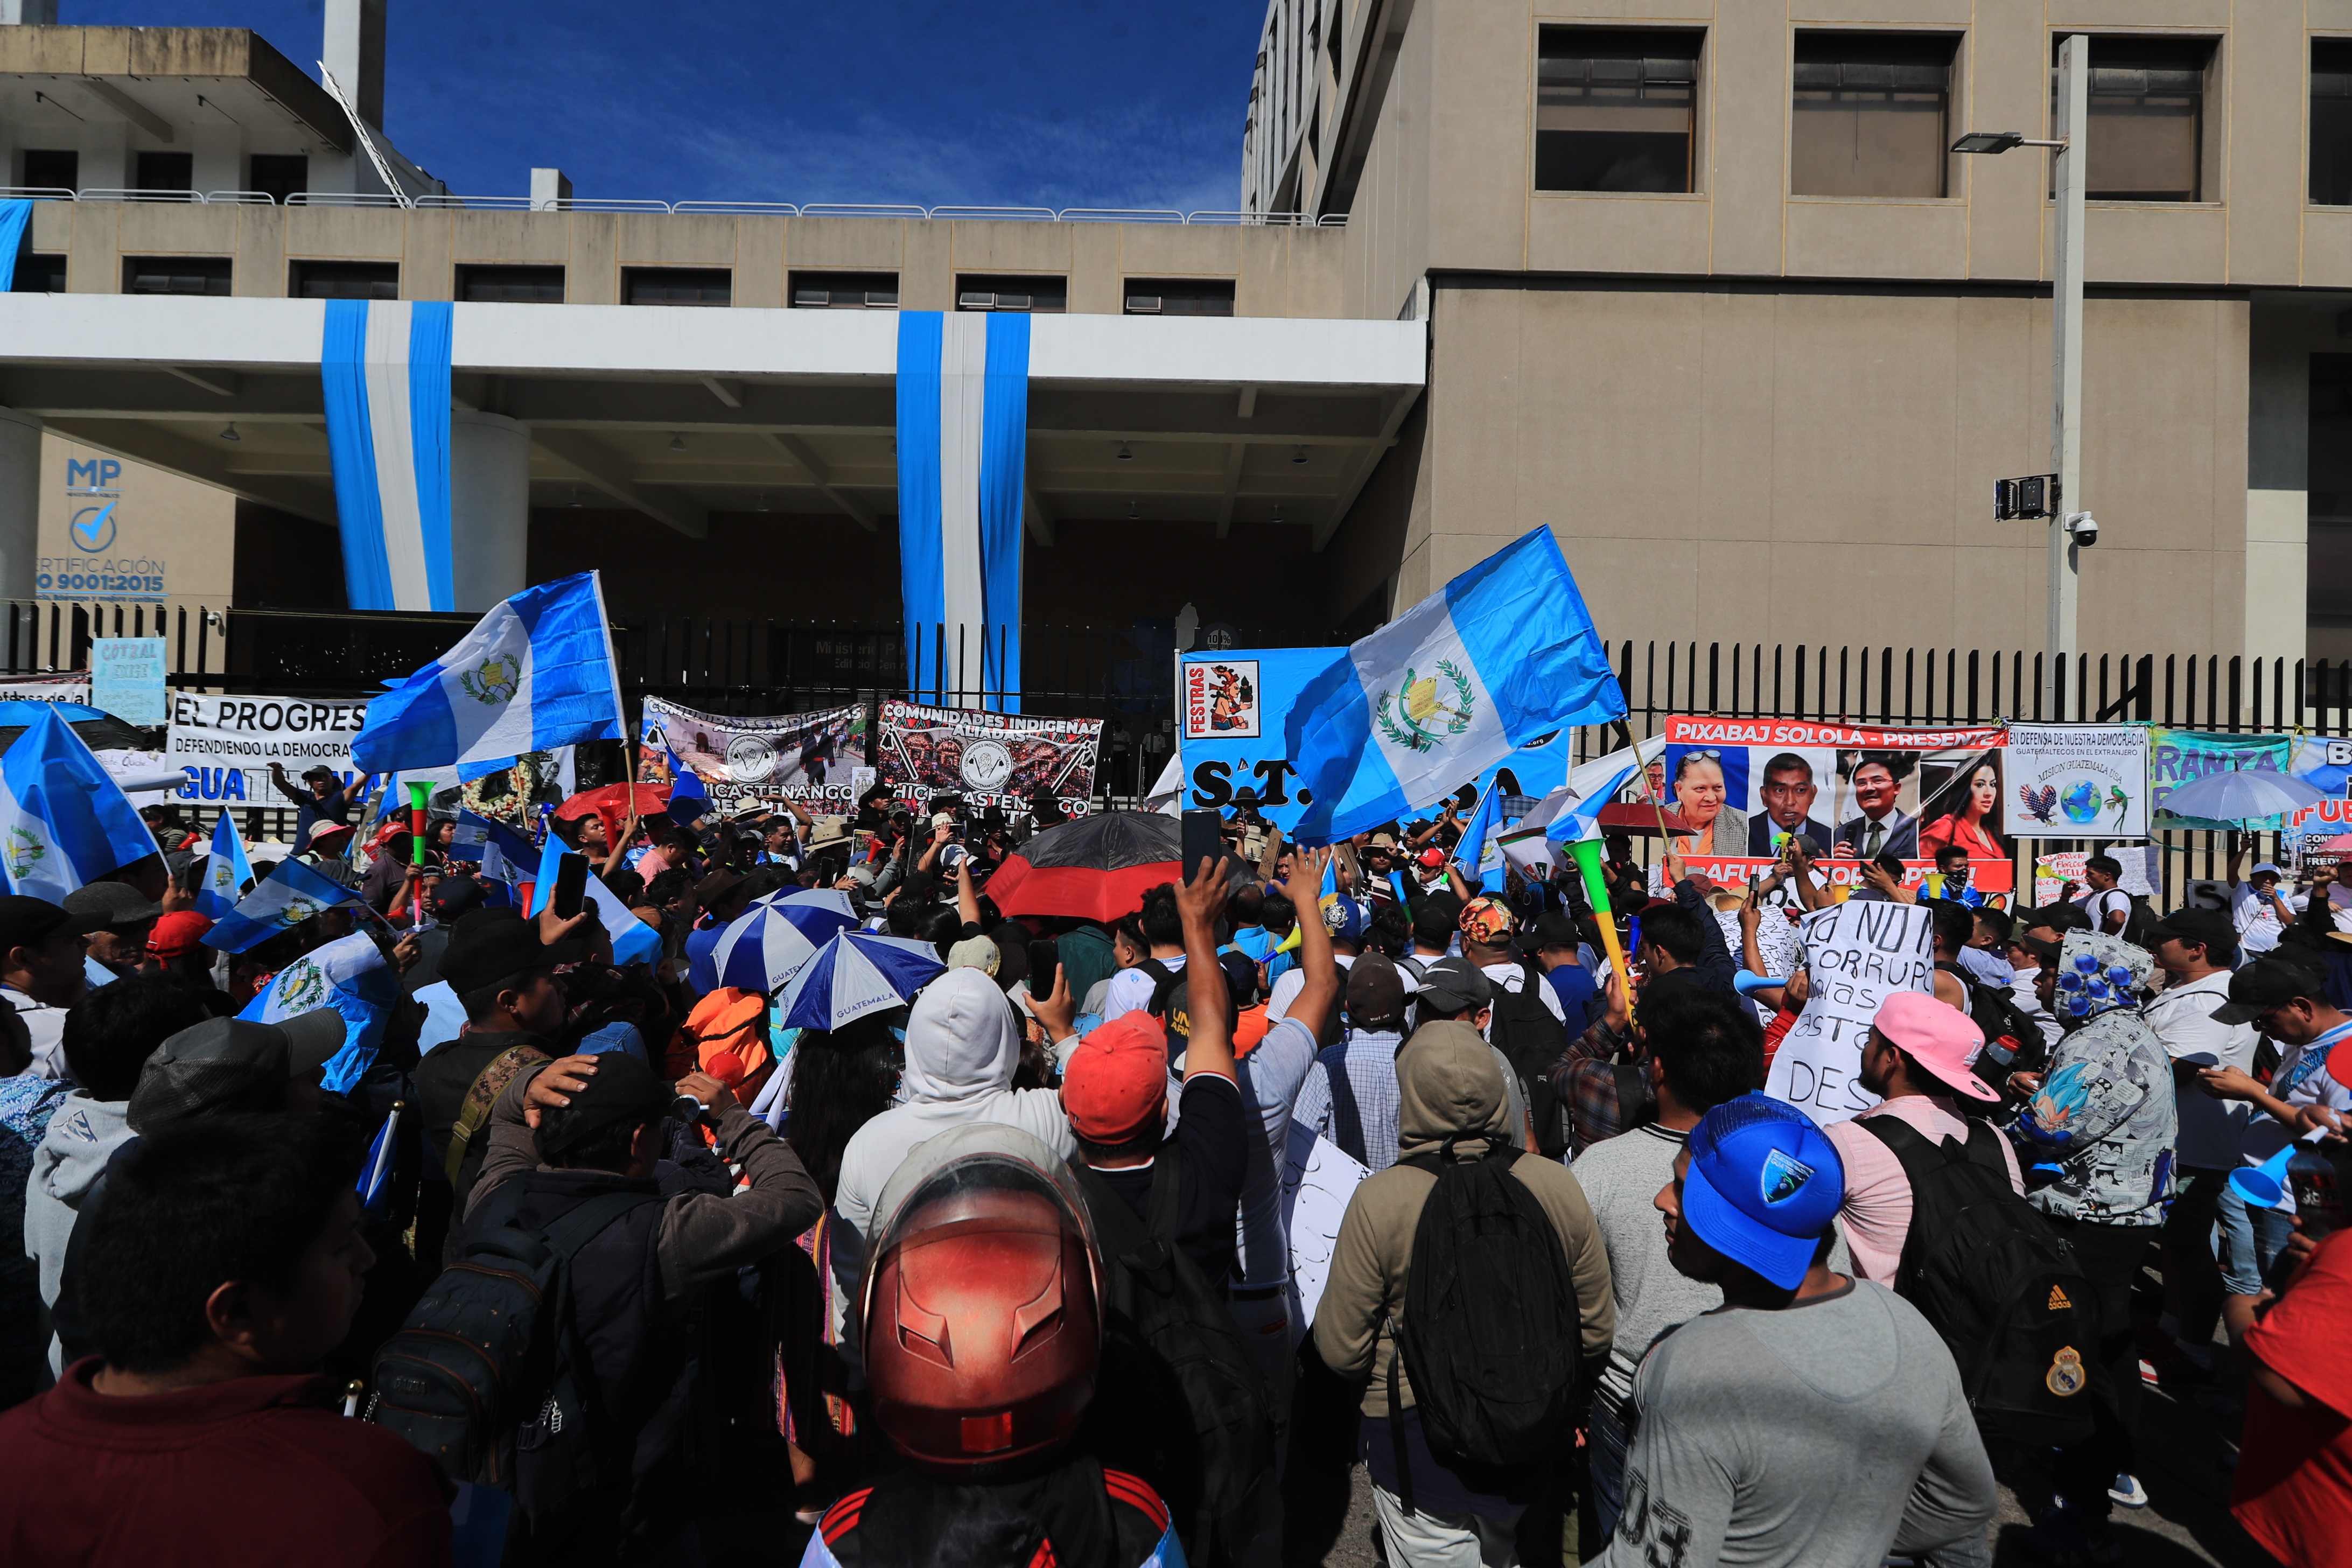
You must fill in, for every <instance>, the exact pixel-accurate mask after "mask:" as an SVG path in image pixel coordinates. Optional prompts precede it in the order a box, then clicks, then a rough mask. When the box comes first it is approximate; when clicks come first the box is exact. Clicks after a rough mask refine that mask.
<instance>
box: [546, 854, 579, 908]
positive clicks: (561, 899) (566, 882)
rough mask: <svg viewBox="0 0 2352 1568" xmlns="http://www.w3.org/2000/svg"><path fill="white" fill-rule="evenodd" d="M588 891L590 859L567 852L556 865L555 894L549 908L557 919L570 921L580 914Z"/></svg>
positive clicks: (549, 902) (549, 901)
mask: <svg viewBox="0 0 2352 1568" xmlns="http://www.w3.org/2000/svg"><path fill="white" fill-rule="evenodd" d="M587 891H588V857H587V856H585V855H580V854H573V853H570V852H567V853H565V854H564V855H563V857H562V858H561V859H559V860H557V861H556V863H555V894H554V896H553V897H552V898H551V899H550V900H548V907H549V908H551V909H552V910H554V911H555V918H556V919H557V920H560V921H568V920H570V919H571V918H572V916H573V915H576V914H578V913H579V912H580V905H581V902H582V900H583V898H584V897H585V896H586V894H587Z"/></svg>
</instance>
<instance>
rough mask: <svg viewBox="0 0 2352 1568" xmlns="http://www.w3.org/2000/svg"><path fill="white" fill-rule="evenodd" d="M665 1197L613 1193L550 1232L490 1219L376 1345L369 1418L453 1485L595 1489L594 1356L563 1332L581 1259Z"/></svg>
mask: <svg viewBox="0 0 2352 1568" xmlns="http://www.w3.org/2000/svg"><path fill="white" fill-rule="evenodd" d="M497 1196H498V1194H491V1200H490V1201H495V1199H496V1198H497ZM661 1201H662V1200H661V1198H660V1197H659V1196H658V1195H656V1194H653V1193H646V1192H626V1193H604V1194H599V1195H597V1196H595V1197H592V1198H590V1199H588V1200H587V1201H586V1202H584V1203H583V1204H581V1205H579V1206H578V1207H576V1208H574V1209H572V1211H571V1212H570V1213H568V1214H566V1215H564V1216H563V1217H562V1218H561V1219H559V1220H557V1221H556V1222H555V1223H554V1224H553V1225H551V1226H548V1227H547V1228H546V1229H545V1230H544V1231H526V1230H520V1229H516V1228H514V1227H512V1226H497V1225H489V1226H483V1227H481V1228H479V1229H478V1230H477V1231H476V1232H475V1233H474V1234H471V1235H469V1236H468V1237H467V1238H466V1241H465V1244H464V1246H463V1247H462V1249H461V1251H460V1252H459V1255H458V1258H457V1261H456V1262H455V1263H452V1264H451V1265H450V1266H449V1267H448V1268H445V1269H443V1270H442V1271H441V1273H440V1275H439V1276H438V1277H437V1278H436V1279H435V1280H434V1281H433V1283H432V1284H431V1285H430V1286H429V1287H427V1288H426V1289H425V1295H424V1297H423V1298H422V1299H421V1300H418V1302H417V1303H416V1305H415V1308H414V1309H413V1310H411V1311H410V1312H409V1314H408V1321H406V1322H405V1323H404V1324H403V1325H402V1326H401V1329H400V1331H399V1332H398V1333H395V1334H394V1335H393V1336H392V1338H391V1339H389V1340H387V1341H385V1342H384V1344H383V1348H382V1349H381V1350H379V1351H377V1352H376V1356H375V1376H374V1387H375V1393H374V1395H373V1399H372V1401H371V1403H370V1405H369V1411H368V1414H369V1418H370V1419H371V1420H373V1421H374V1422H375V1423H376V1424H377V1425H378V1426H383V1427H386V1428H388V1429H390V1430H392V1431H394V1432H397V1433H399V1434H400V1435H401V1436H404V1437H405V1438H407V1439H408V1441H409V1442H410V1443H411V1444H413V1445H415V1447H417V1448H419V1449H421V1450H423V1451H424V1452H425V1453H426V1454H429V1455H431V1456H432V1457H433V1458H435V1459H436V1460H438V1461H439V1462H440V1465H441V1468H442V1469H443V1471H444V1472H446V1474H447V1475H448V1477H449V1479H452V1480H457V1481H470V1482H472V1483H474V1484H475V1485H477V1486H493V1487H500V1488H503V1489H507V1490H509V1491H514V1490H516V1489H517V1487H518V1481H519V1479H520V1469H521V1468H531V1469H533V1470H534V1471H536V1472H539V1473H540V1474H541V1475H543V1476H544V1477H546V1479H547V1480H548V1481H549V1482H550V1483H551V1489H553V1490H555V1491H558V1492H563V1491H566V1490H568V1489H570V1485H571V1483H573V1482H576V1483H577V1484H578V1485H579V1486H580V1487H582V1488H585V1487H593V1485H595V1483H596V1479H597V1470H598V1463H597V1461H598V1458H599V1454H598V1449H597V1446H596V1444H595V1441H594V1434H593V1426H594V1422H593V1415H594V1412H593V1408H591V1402H590V1401H589V1400H587V1399H586V1398H585V1397H584V1396H583V1395H584V1391H585V1389H586V1388H587V1387H588V1386H589V1382H590V1380H589V1377H588V1373H587V1365H586V1352H585V1350H584V1348H583V1347H582V1346H581V1345H580V1344H579V1343H578V1342H577V1337H576V1336H575V1335H574V1334H572V1332H570V1331H568V1330H567V1329H566V1328H565V1327H564V1325H565V1324H567V1323H568V1322H569V1321H570V1319H571V1312H570V1310H569V1309H570V1305H571V1297H572V1285H571V1264H572V1258H574V1257H575V1256H576V1255H577V1254H578V1253H579V1251H580V1249H581V1248H582V1247H585V1246H586V1245H587V1244H588V1243H589V1242H590V1241H591V1240H592V1239H593V1238H594V1237H596V1236H597V1235H598V1233H600V1232H602V1231H603V1230H604V1227H605V1226H609V1225H611V1224H613V1223H614V1221H615V1220H618V1219H619V1218H621V1216H622V1215H625V1214H627V1213H628V1212H629V1211H630V1210H632V1209H634V1208H636V1207H637V1206H638V1205H642V1204H657V1203H660V1202H661ZM546 1489H548V1488H542V1487H540V1486H536V1485H534V1486H533V1487H531V1488H530V1490H531V1491H534V1492H539V1491H542V1490H546Z"/></svg>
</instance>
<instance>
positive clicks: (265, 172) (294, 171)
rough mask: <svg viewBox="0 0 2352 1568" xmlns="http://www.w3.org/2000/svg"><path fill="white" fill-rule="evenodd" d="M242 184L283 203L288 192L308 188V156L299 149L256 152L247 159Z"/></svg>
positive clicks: (293, 193) (292, 194)
mask: <svg viewBox="0 0 2352 1568" xmlns="http://www.w3.org/2000/svg"><path fill="white" fill-rule="evenodd" d="M245 188H246V189H247V190H248V191H259V192H260V193H261V194H262V195H265V196H268V198H269V199H270V200H271V201H273V202H276V203H278V205H281V206H283V205H285V203H286V198H287V197H289V196H299V195H302V194H303V193H304V192H305V191H308V190H309V189H310V157H309V156H308V155H307V154H305V153H255V154H254V155H253V157H252V158H251V159H250V160H249V161H248V162H247V172H246V176H245Z"/></svg>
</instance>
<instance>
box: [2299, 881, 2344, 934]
mask: <svg viewBox="0 0 2352 1568" xmlns="http://www.w3.org/2000/svg"><path fill="white" fill-rule="evenodd" d="M2286 907H2287V908H2289V909H2291V910H2294V912H2295V913H2296V914H2301V913H2303V911H2304V910H2307V909H2309V908H2310V907H2311V900H2310V898H2309V896H2308V895H2306V894H2303V893H2297V894H2296V895H2295V896H2294V897H2293V898H2291V899H2289V900H2287V901H2286ZM2327 914H2328V918H2329V919H2330V920H2333V921H2335V922H2336V930H2337V931H2352V889H2346V888H2343V887H2340V886H2338V885H2336V884H2335V883H2330V884H2328V888H2327Z"/></svg>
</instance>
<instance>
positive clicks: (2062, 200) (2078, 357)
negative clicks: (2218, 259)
mask: <svg viewBox="0 0 2352 1568" xmlns="http://www.w3.org/2000/svg"><path fill="white" fill-rule="evenodd" d="M2090 85H2091V40H2090V39H2089V38H2088V37H2085V36H2084V35H2083V34H2080V33H2077V34H2074V35H2073V36H2072V37H2068V38H2067V39H2066V41H2065V42H2064V43H2063V44H2062V45H2060V46H2059V48H2058V99H2057V104H2056V111H2055V113H2054V115H2053V120H2054V123H2053V125H2052V127H2051V129H2052V130H2053V131H2054V132H2056V135H2055V136H2054V137H2053V139H2052V140H2050V141H2046V142H2042V141H2034V140H2032V139H2029V138H2028V137H2026V136H2024V135H2022V134H2021V133H2019V132H2014V131H1994V132H1983V131H1978V132H1969V133H1968V134H1967V135H1965V136H1962V137H1961V138H1960V139H1959V140H1958V141H1957V142H1953V143H1952V151H1953V152H1955V153H2006V152H2008V151H2009V150H2010V149H2011V148H2012V147H2044V148H2048V149H2049V150H2050V152H2051V153H2052V158H2053V163H2052V170H2051V174H2052V182H2053V185H2054V187H2055V189H2056V194H2057V208H2058V210H2057V215H2056V216H2057V226H2056V231H2055V232H2054V233H2053V236H2052V237H2051V247H2050V252H2051V254H2050V296H2051V307H2052V316H2053V319H2052V321H2051V324H2050V467H2051V469H2052V471H2053V473H2055V474H2056V475H2057V478H2058V494H2057V496H2056V497H2055V498H2054V504H2053V505H2052V506H2051V508H2050V606H2049V619H2048V625H2047V632H2048V637H2047V641H2048V644H2049V653H2048V657H2047V658H2046V659H2045V660H2044V663H2043V667H2042V713H2043V715H2044V716H2045V717H2047V718H2052V719H2055V718H2057V717H2059V712H2058V703H2059V694H2060V692H2061V691H2062V690H2063V681H2064V677H2063V674H2062V673H2061V671H2062V669H2063V666H2064V662H2065V659H2066V657H2067V656H2068V655H2069V654H2072V653H2073V652H2074V651H2075V650H2076V649H2077V647H2078V646H2079V644H2078V640H2077V636H2076V629H2075V603H2076V595H2077V591H2078V589H2079V588H2080V585H2081V579H2082V564H2081V552H2082V548H2083V546H2084V544H2087V543H2089V542H2091V541H2092V540H2094V539H2096V538H2097V537H2098V525H2097V523H2095V522H2094V521H2092V519H2091V514H2090V510H2089V509H2088V508H2087V507H2084V505H2083V504H2082V501H2083V489H2082V482H2081V481H2082V467H2083V260H2084V257H2083V200H2084V166H2085V163H2087V161H2088V156H2089V147H2088V144H2087V142H2086V141H2085V137H2084V132H2085V130H2086V129H2087V127H2086V125H2085V121H2086V120H2087V118H2088V116H2089V110H2090ZM2070 509H2072V510H2070ZM2078 697H2079V694H2078ZM2078 705H2079V702H2078Z"/></svg>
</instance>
